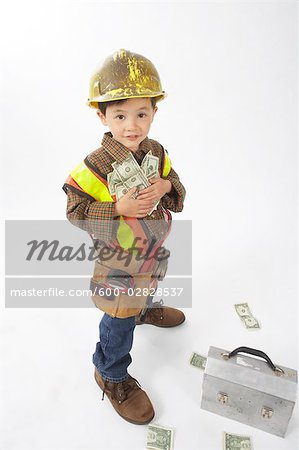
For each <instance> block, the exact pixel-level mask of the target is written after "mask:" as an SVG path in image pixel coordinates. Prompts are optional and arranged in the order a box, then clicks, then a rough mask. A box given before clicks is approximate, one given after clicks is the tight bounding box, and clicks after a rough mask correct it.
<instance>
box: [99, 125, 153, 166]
mask: <svg viewBox="0 0 299 450" xmlns="http://www.w3.org/2000/svg"><path fill="white" fill-rule="evenodd" d="M102 146H103V147H104V148H105V150H106V151H107V152H108V153H109V154H110V155H111V156H112V157H113V158H114V159H115V160H116V161H117V162H119V163H120V164H121V163H122V162H123V161H124V160H125V159H126V158H127V157H128V155H129V154H130V153H132V154H133V156H134V155H136V156H137V157H139V158H141V157H142V158H143V156H144V155H145V154H146V153H147V152H148V151H149V150H150V149H151V146H150V141H149V138H148V137H146V138H145V139H144V140H143V141H142V142H141V143H140V145H139V148H138V150H137V151H136V152H131V151H130V150H129V149H128V148H127V147H125V146H124V145H123V144H121V143H120V142H118V141H116V140H115V139H114V138H113V137H112V133H111V132H110V131H108V132H107V133H105V134H104V137H103V139H102Z"/></svg>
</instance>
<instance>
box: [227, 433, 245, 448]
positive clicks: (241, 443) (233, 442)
mask: <svg viewBox="0 0 299 450" xmlns="http://www.w3.org/2000/svg"><path fill="white" fill-rule="evenodd" d="M223 450H251V440H250V437H248V436H240V435H238V434H231V433H225V432H224V433H223Z"/></svg>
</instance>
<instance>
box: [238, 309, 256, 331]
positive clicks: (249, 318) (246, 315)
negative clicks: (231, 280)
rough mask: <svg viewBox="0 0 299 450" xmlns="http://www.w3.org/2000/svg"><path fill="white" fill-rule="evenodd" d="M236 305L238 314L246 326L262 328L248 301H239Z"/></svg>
mask: <svg viewBox="0 0 299 450" xmlns="http://www.w3.org/2000/svg"><path fill="white" fill-rule="evenodd" d="M234 306H235V310H236V312H237V314H238V316H239V317H240V319H241V320H242V322H243V323H244V325H245V326H246V328H248V329H250V328H260V324H259V323H258V321H257V319H256V318H255V317H253V315H252V313H251V311H250V309H249V306H248V304H247V303H238V304H236V305H234Z"/></svg>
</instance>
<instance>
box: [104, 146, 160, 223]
mask: <svg viewBox="0 0 299 450" xmlns="http://www.w3.org/2000/svg"><path fill="white" fill-rule="evenodd" d="M112 167H113V172H110V173H108V175H107V181H108V187H109V191H110V194H111V195H115V196H116V200H119V199H121V198H122V197H123V196H124V195H125V194H126V193H127V192H128V191H129V190H130V189H132V188H133V187H136V188H137V190H136V193H135V198H136V197H137V195H138V193H139V191H141V190H142V189H145V188H146V187H148V186H150V182H149V181H148V180H149V179H150V178H153V177H159V158H158V157H157V156H154V155H153V154H152V152H151V151H149V152H148V153H147V154H146V156H145V157H144V159H143V161H142V163H141V166H139V164H138V163H137V161H136V159H135V158H134V156H133V155H132V153H130V154H129V156H128V157H127V158H126V159H125V160H124V161H123V163H122V164H120V163H118V162H116V161H115V162H114V163H112ZM158 204H159V201H157V202H155V203H154V204H153V208H152V210H151V211H150V212H149V213H148V215H151V214H152V212H153V211H154V210H155V209H157V206H158Z"/></svg>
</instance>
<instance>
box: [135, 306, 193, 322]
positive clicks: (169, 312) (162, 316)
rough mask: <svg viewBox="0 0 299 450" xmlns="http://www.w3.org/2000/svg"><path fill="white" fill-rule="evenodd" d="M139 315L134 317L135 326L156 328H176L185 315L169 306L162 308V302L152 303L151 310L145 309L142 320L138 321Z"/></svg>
mask: <svg viewBox="0 0 299 450" xmlns="http://www.w3.org/2000/svg"><path fill="white" fill-rule="evenodd" d="M140 318H141V317H140V315H139V316H136V317H135V324H136V325H142V324H144V323H147V324H149V325H155V326H156V327H164V328H170V327H177V326H178V325H181V323H183V322H184V321H185V315H184V313H183V312H182V311H180V310H179V309H176V308H170V307H169V306H163V300H162V299H161V300H160V301H159V302H154V303H153V305H152V307H151V308H147V310H146V313H145V316H143V319H144V320H140Z"/></svg>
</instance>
